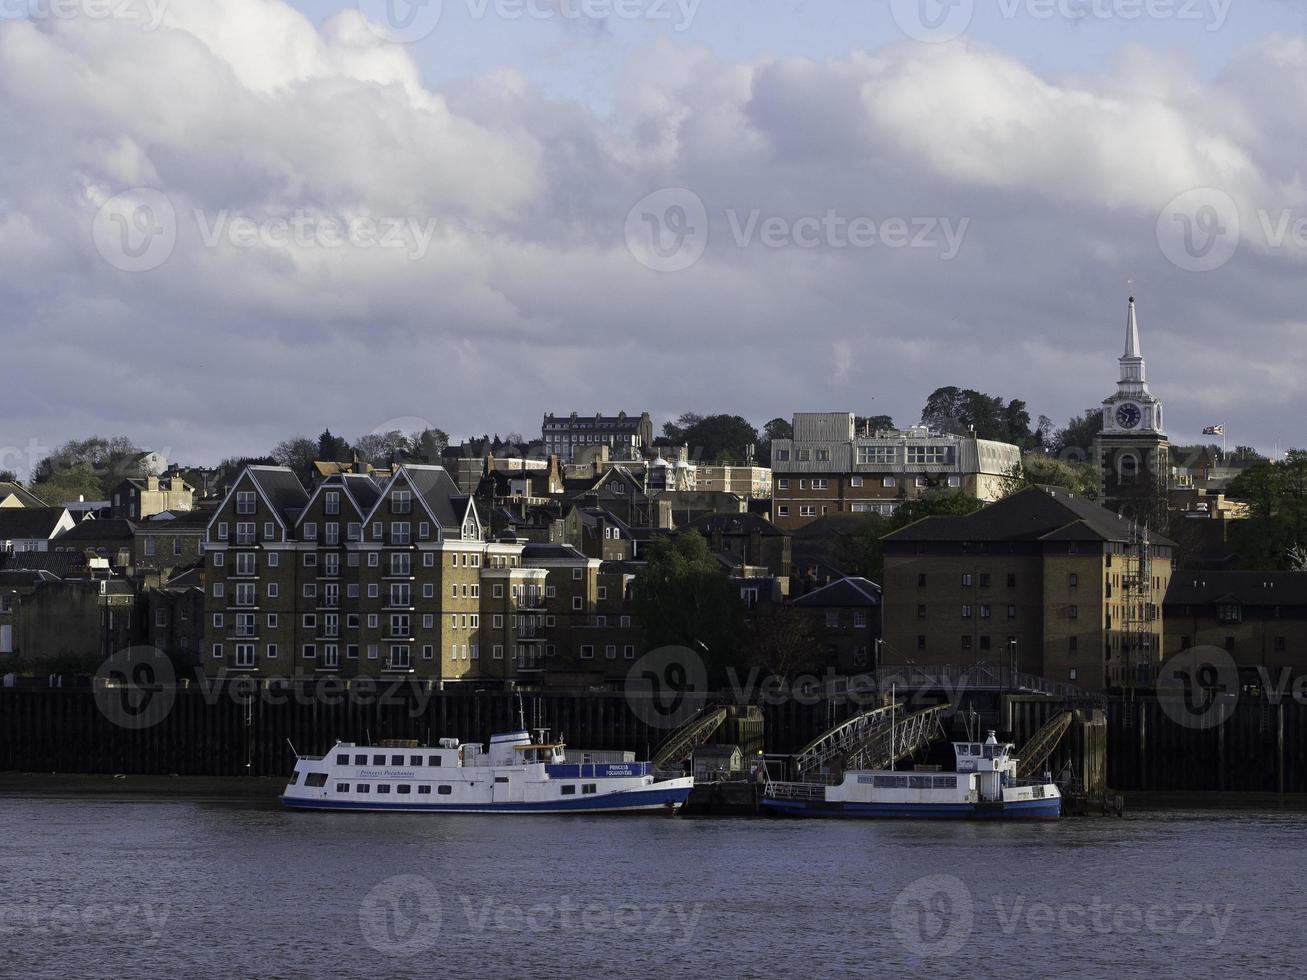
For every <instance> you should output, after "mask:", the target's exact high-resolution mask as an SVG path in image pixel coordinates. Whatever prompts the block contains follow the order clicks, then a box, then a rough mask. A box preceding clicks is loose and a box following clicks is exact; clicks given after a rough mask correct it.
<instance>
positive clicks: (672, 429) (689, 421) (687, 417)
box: [662, 412, 703, 446]
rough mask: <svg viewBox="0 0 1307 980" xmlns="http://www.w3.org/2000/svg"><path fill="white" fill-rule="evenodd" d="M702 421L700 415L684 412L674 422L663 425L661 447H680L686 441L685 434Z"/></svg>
mask: <svg viewBox="0 0 1307 980" xmlns="http://www.w3.org/2000/svg"><path fill="white" fill-rule="evenodd" d="M702 421H703V416H702V415H696V414H695V413H694V412H686V413H685V414H683V415H682V416H681V417H680V418H678V419H677V420H676V421H675V422H664V423H663V440H662V444H663V445H669V446H680V445H682V444H684V442H685V440H686V433H687V432H689V431H690V430H691V429H693V428H694V427H695V426H696V425H698V424H699V423H700V422H702Z"/></svg>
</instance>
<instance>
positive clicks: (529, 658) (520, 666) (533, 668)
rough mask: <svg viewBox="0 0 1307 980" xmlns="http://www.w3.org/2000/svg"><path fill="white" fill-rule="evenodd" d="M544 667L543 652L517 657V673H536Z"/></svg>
mask: <svg viewBox="0 0 1307 980" xmlns="http://www.w3.org/2000/svg"><path fill="white" fill-rule="evenodd" d="M544 669H545V655H544V654H543V653H531V654H527V655H526V656H524V657H518V658H517V672H518V673H519V674H538V673H540V672H542V671H543V670H544Z"/></svg>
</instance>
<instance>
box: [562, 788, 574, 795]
mask: <svg viewBox="0 0 1307 980" xmlns="http://www.w3.org/2000/svg"><path fill="white" fill-rule="evenodd" d="M562 793H563V795H564V796H575V795H576V787H575V786H564V787H563V788H562Z"/></svg>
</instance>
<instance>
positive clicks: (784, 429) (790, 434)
mask: <svg viewBox="0 0 1307 980" xmlns="http://www.w3.org/2000/svg"><path fill="white" fill-rule="evenodd" d="M793 438H794V426H792V425H791V424H790V423H789V421H788V420H787V419H782V418H775V419H772V420H771V421H770V422H768V423H767V424H766V425H764V426H763V427H762V440H761V441H760V442H759V443H758V462H759V463H760V464H761V465H763V466H770V465H771V446H772V443H773V442H775V441H776V440H777V439H793Z"/></svg>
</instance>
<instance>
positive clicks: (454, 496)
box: [402, 465, 467, 531]
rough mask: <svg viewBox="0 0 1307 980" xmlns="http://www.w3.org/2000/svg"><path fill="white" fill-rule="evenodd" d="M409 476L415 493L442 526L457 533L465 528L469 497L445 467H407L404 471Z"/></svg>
mask: <svg viewBox="0 0 1307 980" xmlns="http://www.w3.org/2000/svg"><path fill="white" fill-rule="evenodd" d="M402 472H403V473H405V474H406V475H407V476H408V480H409V483H411V484H412V485H413V491H414V492H415V493H417V494H418V495H419V496H421V497H422V499H423V500H425V501H426V504H427V506H428V507H429V508H431V513H433V514H434V515H435V516H436V520H438V521H439V522H440V526H441V527H444V528H451V529H453V530H455V531H457V530H459V529H460V528H462V526H463V515H464V514H465V513H466V512H467V495H466V494H464V493H463V492H462V491H461V490H459V489H458V484H457V483H455V482H454V478H453V477H452V476H450V475H449V471H448V470H446V469H445V468H444V467H443V466H407V465H406V466H405V467H404V468H403V470H402Z"/></svg>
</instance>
